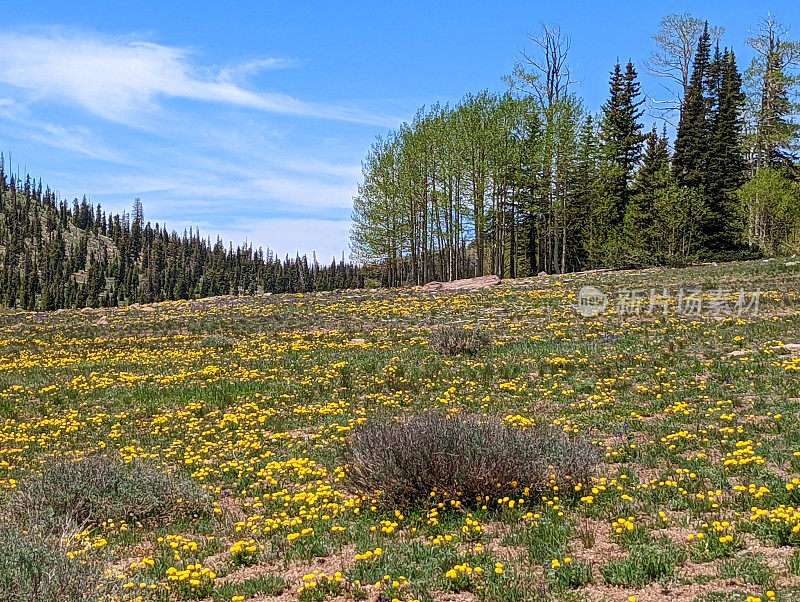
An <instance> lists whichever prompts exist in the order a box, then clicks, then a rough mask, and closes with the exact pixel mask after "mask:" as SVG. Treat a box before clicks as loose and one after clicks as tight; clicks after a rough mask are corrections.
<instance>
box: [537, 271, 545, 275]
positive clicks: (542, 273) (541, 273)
mask: <svg viewBox="0 0 800 602" xmlns="http://www.w3.org/2000/svg"><path fill="white" fill-rule="evenodd" d="M539 276H547V272H545V271H541V272H539Z"/></svg>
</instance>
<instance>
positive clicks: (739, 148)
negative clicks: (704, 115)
mask: <svg viewBox="0 0 800 602" xmlns="http://www.w3.org/2000/svg"><path fill="white" fill-rule="evenodd" d="M715 62H716V63H717V67H716V69H717V70H718V72H719V75H718V79H717V82H718V84H717V85H716V88H715V91H716V98H715V102H714V104H715V106H714V114H713V116H712V118H711V135H710V138H709V140H708V151H707V154H708V167H707V170H708V171H707V178H706V185H705V193H706V199H707V206H708V219H707V222H706V227H705V234H706V241H705V244H706V245H707V246H708V247H709V248H710V249H712V250H715V251H725V250H731V249H734V248H735V247H736V245H737V242H738V238H739V235H738V227H737V224H736V213H737V208H736V207H737V203H738V201H737V200H736V197H735V193H736V191H737V190H738V189H739V188H740V187H741V186H742V184H743V183H744V181H745V169H746V161H745V157H744V152H743V139H742V127H743V124H742V113H741V112H742V105H743V103H744V95H743V94H742V91H741V85H742V78H741V75H740V74H739V70H738V69H737V67H736V57H735V56H734V53H733V52H732V51H728V50H727V49H726V50H725V52H724V53H723V54H722V56H721V57H720V58H719V59H718V60H717V61H715Z"/></svg>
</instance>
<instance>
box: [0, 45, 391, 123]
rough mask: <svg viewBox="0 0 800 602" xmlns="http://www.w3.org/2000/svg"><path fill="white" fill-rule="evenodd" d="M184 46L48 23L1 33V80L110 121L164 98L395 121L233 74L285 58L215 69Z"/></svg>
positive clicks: (127, 118) (130, 119)
mask: <svg viewBox="0 0 800 602" xmlns="http://www.w3.org/2000/svg"><path fill="white" fill-rule="evenodd" d="M190 56H191V53H190V52H189V51H188V50H186V49H183V48H176V47H171V46H164V45H160V44H153V43H150V42H142V41H129V40H124V39H119V38H103V37H99V36H96V35H92V34H87V33H83V32H64V31H60V30H57V29H53V30H51V31H50V32H49V34H48V35H33V34H31V35H25V34H21V33H4V34H0V82H2V83H5V84H7V85H9V86H12V87H14V88H17V89H19V90H23V91H25V92H26V94H27V95H28V99H29V100H42V99H47V100H49V101H55V102H59V101H63V100H66V101H69V102H71V103H73V104H77V105H79V106H81V107H83V108H84V109H86V110H88V111H91V112H92V113H94V114H96V115H98V116H100V117H102V118H104V119H108V120H111V121H116V122H121V123H126V124H128V125H136V124H137V123H138V122H139V121H140V119H141V115H142V114H143V113H153V112H158V111H159V110H160V109H161V106H160V105H159V100H161V99H162V98H183V99H189V100H196V101H207V102H217V103H224V104H229V105H234V106H239V107H245V108H250V109H255V110H258V111H264V112H270V113H279V114H283V115H296V116H304V117H315V118H323V119H333V120H341V121H350V122H356V123H365V124H373V125H391V124H392V123H393V122H394V120H390V119H387V118H384V117H380V116H376V115H372V114H369V113H367V112H365V111H361V110H359V109H357V108H351V107H344V106H337V105H331V104H325V103H312V102H304V101H301V100H297V99H295V98H292V97H291V96H288V95H286V94H282V93H279V92H273V91H254V90H249V89H246V88H244V87H242V85H240V84H237V83H235V81H234V80H235V79H236V78H240V77H242V76H243V75H244V74H247V73H250V74H252V73H255V72H257V71H260V70H263V69H266V68H275V67H277V66H286V65H287V64H288V63H287V61H286V60H285V59H258V60H255V61H248V62H246V63H244V64H242V65H240V66H239V67H238V69H237V68H236V67H227V68H226V69H223V70H221V71H218V72H217V73H216V74H214V73H213V70H212V69H209V68H200V67H197V66H195V65H193V64H192V62H191V61H190Z"/></svg>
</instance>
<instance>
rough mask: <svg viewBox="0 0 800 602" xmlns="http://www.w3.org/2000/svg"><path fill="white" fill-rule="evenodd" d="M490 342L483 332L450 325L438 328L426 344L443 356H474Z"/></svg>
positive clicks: (489, 338)
mask: <svg viewBox="0 0 800 602" xmlns="http://www.w3.org/2000/svg"><path fill="white" fill-rule="evenodd" d="M490 341H491V337H490V336H489V335H488V334H487V333H486V332H484V331H483V330H477V329H474V328H464V327H463V326H454V325H451V324H448V325H443V326H440V327H439V328H437V329H435V330H433V331H432V332H431V334H430V336H429V337H428V344H429V345H430V346H431V347H432V348H433V349H434V350H435V351H437V352H438V353H441V354H443V355H459V354H463V355H474V354H476V353H478V352H479V351H480V350H481V349H483V348H484V347H486V345H488V344H489V342H490Z"/></svg>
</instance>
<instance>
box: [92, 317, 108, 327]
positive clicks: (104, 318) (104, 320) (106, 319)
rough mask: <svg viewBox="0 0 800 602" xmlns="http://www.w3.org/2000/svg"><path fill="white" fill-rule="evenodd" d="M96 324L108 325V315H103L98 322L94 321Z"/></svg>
mask: <svg viewBox="0 0 800 602" xmlns="http://www.w3.org/2000/svg"><path fill="white" fill-rule="evenodd" d="M94 325H95V326H108V317H106V316H102V317H101V318H100V319H99V320H97V322H95V323H94Z"/></svg>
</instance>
